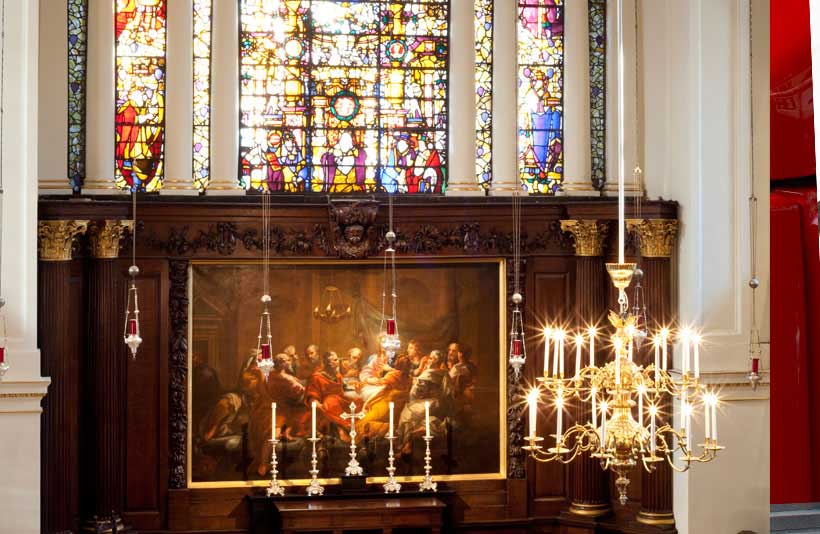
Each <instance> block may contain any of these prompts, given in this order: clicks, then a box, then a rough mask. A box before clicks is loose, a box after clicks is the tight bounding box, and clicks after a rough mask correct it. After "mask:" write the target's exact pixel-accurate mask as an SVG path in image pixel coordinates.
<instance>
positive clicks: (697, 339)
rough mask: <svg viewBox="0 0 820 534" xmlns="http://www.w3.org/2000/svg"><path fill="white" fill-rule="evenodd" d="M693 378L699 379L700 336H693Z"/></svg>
mask: <svg viewBox="0 0 820 534" xmlns="http://www.w3.org/2000/svg"><path fill="white" fill-rule="evenodd" d="M694 345H695V378H700V336H697V335H696V336H695V339H694Z"/></svg>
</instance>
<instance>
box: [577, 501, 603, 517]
mask: <svg viewBox="0 0 820 534" xmlns="http://www.w3.org/2000/svg"><path fill="white" fill-rule="evenodd" d="M569 511H570V513H571V514H574V515H580V516H584V517H601V516H603V515H607V514H608V513H610V511H611V508H610V505H609V504H606V503H601V504H583V503H578V502H573V503H572V504H571V505H570V507H569Z"/></svg>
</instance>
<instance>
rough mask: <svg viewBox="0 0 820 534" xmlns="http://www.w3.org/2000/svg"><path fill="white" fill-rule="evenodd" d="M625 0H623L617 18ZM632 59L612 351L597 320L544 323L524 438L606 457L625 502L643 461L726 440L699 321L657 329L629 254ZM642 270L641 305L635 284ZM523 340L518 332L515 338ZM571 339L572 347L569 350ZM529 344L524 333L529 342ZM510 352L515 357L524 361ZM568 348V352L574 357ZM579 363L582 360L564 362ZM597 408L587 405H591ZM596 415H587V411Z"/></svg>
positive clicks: (672, 457) (681, 467)
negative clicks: (647, 348) (549, 418)
mask: <svg viewBox="0 0 820 534" xmlns="http://www.w3.org/2000/svg"><path fill="white" fill-rule="evenodd" d="M621 10H622V6H621V2H620V1H619V2H618V25H619V28H620V27H621V21H622V12H621ZM621 36H622V33H621V32H620V31H619V32H618V38H619V39H618V41H619V42H618V46H619V57H620V58H623V57H624V56H623V42H622V40H621ZM622 63H623V61H622V60H621V61H620V65H619V66H620V75H619V91H618V106H619V113H618V122H619V124H618V127H619V131H620V137H619V139H620V140H621V142H620V147H619V148H620V150H619V156H620V157H619V159H620V161H619V165H620V168H619V182H618V262H617V263H608V264H606V269H607V271H608V273H609V276H610V278H611V281H612V284H613V285H614V287H615V288H616V289H617V292H618V309H617V310H614V311H610V313H609V323H610V326H611V329H608V332H610V333H611V335H610V336H609V344H608V345H607V346H606V347H604V350H605V351H606V352H611V358H610V357H609V356H606V357H604V358H603V360H600V361H599V360H597V357H598V355H597V354H596V342H597V339H596V336H597V335H598V331H597V329H596V328H594V327H592V328H590V327H585V328H582V329H578V330H576V331H575V333H574V334H573V333H570V332H569V331H567V330H566V329H564V328H563V327H562V326H558V325H552V326H548V327H547V328H545V329H544V340H545V350H544V368H543V373H542V376H540V377H539V378H538V379H537V381H538V384H537V385H536V386H535V387H533V388H532V389H531V390H530V392H529V394H528V395H527V403H528V408H529V433H528V435H527V436H526V437H525V438H524V439H525V441H526V445H525V446H524V447H523V448H524V450H526V451H528V453H529V455H530V457H532V458H533V459H535V460H537V461H539V462H561V463H563V464H568V463H570V462H572V461H573V460H576V459H577V458H579V456H580V455H581V454H589V455H590V456H591V457H592V458H596V459H598V460H599V461H600V464H601V467H602V468H603V469H605V470H610V471H612V472H613V473H615V474H616V475H617V478H616V480H615V486H616V487H617V489H618V493H619V500H620V502H621V504H626V501H627V487H628V486H629V483H630V481H629V474H630V472H631V471H632V470H633V468H635V467H636V466H642V467H643V468H644V469H646V470H647V471H650V472H651V471H654V470H655V469H656V468H657V466H658V465H659V464H660V463H662V462H666V463H668V464H669V465H670V466H671V467H672V468H673V469H675V470H677V471H686V470H688V469H689V468H690V467H691V466H692V465H694V464H697V463H704V462H709V461H711V460H713V459H715V457H716V456H717V454H718V452H719V451H720V450H722V449H723V448H724V447H722V446H721V445H719V444H718V430H717V408H718V396H717V393H716V392H715V391H714V390H712V389H710V388H708V387H706V386H705V385H704V384H702V383H701V381H700V347H701V337H700V334H699V333H698V332H697V331H696V330H695V329H692V328H688V327H681V328H679V329H677V330H673V329H671V328H669V327H661V328H659V329H657V331H655V332H654V333H650V332H649V329H648V327H647V324H646V310H645V306H644V304H643V299H642V293H643V288H642V287H641V278H642V275H643V272H642V271H641V270H640V269H638V268H637V265H636V264H635V263H627V262H626V261H625V258H624V228H625V223H626V221H625V213H624V212H625V210H624V154H623V142H622V140H623V133H624V127H623V109H624V107H623V65H622ZM633 278H634V279H635V284H634V286H633V287H634V296H635V298H634V299H633V300H634V302H633V308H631V309H630V306H629V299H628V296H627V288H629V286H630V284H631V282H632V281H633ZM649 338H651V340H652V348H653V349H654V361H653V362H652V363H649V364H648V365H641V364H639V363H638V362H637V361H636V358H635V357H634V353H635V351H636V347H637V348H638V349H639V348H640V346H641V344H642V342H643V341H644V340H646V339H649ZM674 342H677V343H678V345H679V347H680V349H681V352H682V355H681V370H680V375H679V376H678V375H677V373H675V375H673V374H672V372H671V368H670V364H671V362H670V361H669V347H670V344H672V343H674ZM513 343H515V340H513ZM570 343H571V344H572V348H574V353H575V354H574V359H573V358H572V355H571V354H570V355H567V354H565V350H566V348H568V347H569V346H570ZM522 344H523V342H522ZM514 356H515V354H512V353H511V356H510V363H511V365H513V366H514V365H515V362H514V361H513V357H514ZM567 356H569V357H567ZM569 362H571V363H573V364H574V369H573V368H571V367H565V364H566V363H569ZM542 401H544V402H545V403H546V404H547V406H549V407H550V408H554V409H555V414H556V418H555V429H554V432H549V433H548V434H547V436H546V437H542V436H540V435H539V434H538V430H537V415H538V408H539V403H541V402H542ZM676 401H677V408H675V410H676V411H677V412H678V416H679V417H678V421H679V425H678V426H677V427H676V426H674V424H669V423H662V421H663V420H665V419H666V417H665V416H666V415H667V414H665V413H663V412H664V410H666V409H667V408H668V407H670V406H673V405H674V404H675V402H676ZM571 403H572V404H575V405H576V407H578V408H581V409H580V410H578V411H576V413H579V414H580V415H581V416H580V417H578V418H576V420H575V421H574V422H573V423H572V424H571V425H567V426H566V427H565V426H564V412H565V410H566V408H567V407H568V406H569V405H570V404H571ZM698 412H702V414H703V421H704V427H705V439H704V441H703V442H702V443H694V442H693V435H692V419H693V418H695V417H696V415H697V414H698ZM587 414H588V415H587ZM587 417H588V419H587Z"/></svg>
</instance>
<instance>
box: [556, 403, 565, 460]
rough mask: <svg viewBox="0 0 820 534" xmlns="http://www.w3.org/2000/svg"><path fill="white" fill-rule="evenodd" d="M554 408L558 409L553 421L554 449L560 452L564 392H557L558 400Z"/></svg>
mask: <svg viewBox="0 0 820 534" xmlns="http://www.w3.org/2000/svg"><path fill="white" fill-rule="evenodd" d="M555 407H556V408H557V409H558V417H557V418H556V420H555V448H556V449H557V450H560V449H559V447H560V446H561V436H562V435H563V432H561V430H562V428H561V427H562V426H563V425H562V423H563V418H564V392H563V391H561V390H558V399H556V401H555Z"/></svg>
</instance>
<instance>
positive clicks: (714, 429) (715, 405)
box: [712, 394, 718, 444]
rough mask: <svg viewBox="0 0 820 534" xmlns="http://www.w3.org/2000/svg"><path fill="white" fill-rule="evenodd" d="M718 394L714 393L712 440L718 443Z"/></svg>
mask: <svg viewBox="0 0 820 534" xmlns="http://www.w3.org/2000/svg"><path fill="white" fill-rule="evenodd" d="M717 404H718V398H717V395H715V394H712V441H714V442H715V444H717Z"/></svg>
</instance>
